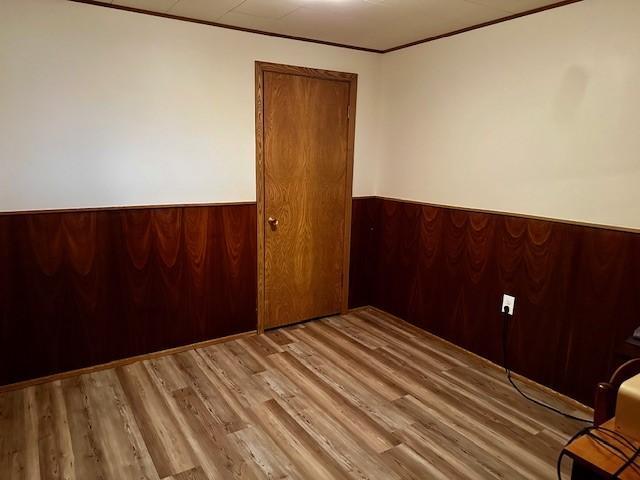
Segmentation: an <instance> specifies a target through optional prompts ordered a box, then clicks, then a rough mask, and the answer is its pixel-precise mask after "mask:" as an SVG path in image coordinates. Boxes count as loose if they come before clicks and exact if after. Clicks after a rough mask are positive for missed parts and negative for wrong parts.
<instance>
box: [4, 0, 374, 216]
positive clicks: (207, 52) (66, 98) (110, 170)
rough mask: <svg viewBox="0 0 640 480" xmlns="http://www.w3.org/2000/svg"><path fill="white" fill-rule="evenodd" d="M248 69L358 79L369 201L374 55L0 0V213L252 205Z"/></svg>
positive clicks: (61, 0) (358, 162) (364, 189)
mask: <svg viewBox="0 0 640 480" xmlns="http://www.w3.org/2000/svg"><path fill="white" fill-rule="evenodd" d="M254 60H264V61H272V62H278V63H287V64H294V65H304V66H312V67H318V68H325V69H333V70H341V71H348V72H356V73H358V74H359V79H358V80H359V82H358V107H357V132H356V145H355V165H354V194H355V195H371V194H374V193H375V180H376V179H375V175H374V173H375V171H376V168H375V165H376V162H377V159H378V158H379V157H378V155H379V153H380V149H379V147H378V145H377V143H376V142H377V139H378V138H379V135H378V132H377V131H376V130H375V128H376V125H377V122H376V119H377V111H376V108H377V105H376V103H377V98H378V97H377V95H378V89H377V86H376V82H377V78H378V77H379V76H378V74H377V73H378V72H377V69H378V66H379V63H380V56H378V55H376V54H372V53H365V52H357V51H354V50H348V49H343V48H334V47H328V46H322V45H316V44H311V43H306V42H298V41H291V40H284V39H278V38H272V37H266V36H262V35H253V34H247V33H242V32H235V31H231V30H225V29H219V28H213V27H209V26H204V25H197V24H193V23H185V22H179V21H175V20H168V19H161V18H156V17H151V16H147V15H140V14H135V13H128V12H122V11H116V10H112V9H106V8H100V7H95V6H89V5H82V4H77V3H72V2H67V1H66V0H0V211H17V210H29V209H55V208H73V207H94V206H115V205H152V204H173V203H201V202H202V203H207V202H234V201H252V200H255V127H254V98H255V97H254V81H255V80H254Z"/></svg>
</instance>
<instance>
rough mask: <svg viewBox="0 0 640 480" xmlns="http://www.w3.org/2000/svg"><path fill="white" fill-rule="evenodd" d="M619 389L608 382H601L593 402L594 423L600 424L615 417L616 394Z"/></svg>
mask: <svg viewBox="0 0 640 480" xmlns="http://www.w3.org/2000/svg"><path fill="white" fill-rule="evenodd" d="M617 393H618V389H617V388H615V387H614V386H613V385H611V384H610V383H608V382H601V383H599V384H598V386H597V387H596V396H595V401H594V403H593V423H594V424H595V425H596V426H598V425H602V424H603V423H604V422H606V421H607V420H609V419H610V418H613V417H614V416H615V414H616V395H617Z"/></svg>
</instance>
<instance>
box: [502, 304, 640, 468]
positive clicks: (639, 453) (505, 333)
mask: <svg viewBox="0 0 640 480" xmlns="http://www.w3.org/2000/svg"><path fill="white" fill-rule="evenodd" d="M502 318H503V323H502V359H503V362H504V371H505V373H506V374H507V380H509V383H510V384H511V386H512V387H513V388H514V389H515V390H516V391H517V392H518V393H519V394H520V395H522V396H523V397H524V398H526V399H527V400H529V401H530V402H533V403H535V404H536V405H539V406H541V407H544V408H546V409H548V410H551V411H552V412H554V413H557V414H559V415H562V416H563V417H566V418H570V419H571V420H575V421H577V422H582V423H587V424H589V426H587V427H585V428H582V429H581V430H580V431H579V432H578V433H576V434H575V435H574V436H573V437H571V438H570V439H569V441H568V442H567V443H566V444H565V447H566V446H567V445H569V444H570V443H571V442H573V441H574V440H576V439H577V438H578V437H581V436H582V435H589V436H590V437H591V438H593V439H594V440H595V441H597V442H598V443H600V444H602V445H604V446H606V447H607V448H609V449H610V450H611V451H612V453H613V454H614V455H616V456H617V457H618V458H620V459H622V460H624V463H623V464H622V465H621V466H620V468H618V470H617V471H616V472H615V473H614V474H613V476H612V478H618V477H619V475H620V474H621V473H622V472H623V471H624V470H625V469H627V468H628V467H629V466H630V465H632V464H634V462H635V461H636V459H637V458H638V457H640V448H637V447H636V446H635V445H634V444H633V443H632V442H631V441H630V440H629V439H628V438H626V437H625V436H624V435H622V434H621V433H620V432H616V431H615V430H611V429H608V428H604V427H599V426H595V425H593V420H591V419H587V418H582V417H577V416H575V415H571V414H569V413H567V412H563V411H562V410H559V409H557V408H555V407H552V406H551V405H548V404H546V403H544V402H541V401H540V400H537V399H535V398H532V397H530V396H529V395H527V394H526V393H524V392H523V391H522V390H520V388H519V387H518V385H516V383H515V382H514V381H513V379H512V378H511V368H510V366H509V356H508V355H507V351H508V349H507V345H508V343H509V307H507V306H505V307H504V310H503V312H502ZM593 430H596V431H600V432H605V433H607V434H609V435H610V436H612V437H614V438H615V439H616V440H618V441H619V442H620V443H623V444H624V445H625V446H626V447H628V448H629V449H630V450H632V451H634V453H633V454H632V455H630V456H629V455H627V454H625V453H624V452H623V451H622V450H621V449H620V448H619V447H617V446H616V445H613V444H611V443H610V442H608V441H607V440H605V439H604V438H602V437H599V436H597V435H594V434H593V433H592V431H593ZM564 455H565V452H564V449H563V451H562V452H560V455H559V456H558V461H557V463H556V472H557V474H558V479H559V480H562V472H561V470H562V458H563V457H564Z"/></svg>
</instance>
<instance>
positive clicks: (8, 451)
mask: <svg viewBox="0 0 640 480" xmlns="http://www.w3.org/2000/svg"><path fill="white" fill-rule="evenodd" d="M25 421H26V416H25V411H24V392H23V391H16V392H9V393H7V394H6V395H2V396H0V452H1V453H2V456H1V457H0V478H23V477H24V473H25V470H26V468H27V467H26V458H25V452H24V450H25V441H26V438H25V427H26V426H25Z"/></svg>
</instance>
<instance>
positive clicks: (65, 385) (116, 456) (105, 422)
mask: <svg viewBox="0 0 640 480" xmlns="http://www.w3.org/2000/svg"><path fill="white" fill-rule="evenodd" d="M62 390H63V393H64V398H65V404H66V406H67V416H68V418H69V429H70V433H71V442H72V444H73V449H74V453H75V472H76V476H77V478H78V479H81V478H96V479H101V478H104V479H109V478H136V479H149V480H157V479H158V478H159V477H158V473H157V471H156V469H155V467H154V465H153V462H152V460H151V456H150V454H149V451H148V450H147V445H146V444H145V442H144V440H143V437H142V434H141V432H140V430H139V427H138V423H137V422H136V420H135V418H134V414H133V411H132V409H131V407H130V405H129V403H128V400H127V398H126V395H125V393H124V391H123V389H122V386H121V385H120V382H119V380H118V377H117V375H116V374H115V372H114V371H113V370H105V371H100V372H94V373H91V374H88V375H82V376H81V377H74V378H69V379H66V380H64V381H63V382H62Z"/></svg>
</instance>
